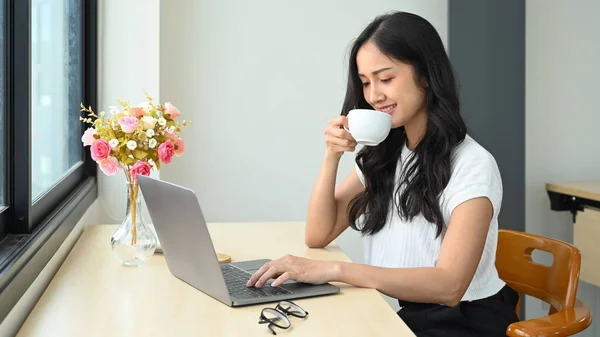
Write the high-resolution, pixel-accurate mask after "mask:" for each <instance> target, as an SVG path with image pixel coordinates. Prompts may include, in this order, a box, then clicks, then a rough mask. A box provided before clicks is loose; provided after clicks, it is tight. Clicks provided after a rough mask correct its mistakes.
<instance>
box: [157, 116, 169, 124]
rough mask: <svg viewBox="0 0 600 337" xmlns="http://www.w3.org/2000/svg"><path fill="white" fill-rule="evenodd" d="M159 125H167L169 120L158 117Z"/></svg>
mask: <svg viewBox="0 0 600 337" xmlns="http://www.w3.org/2000/svg"><path fill="white" fill-rule="evenodd" d="M158 125H160V126H165V125H167V120H166V119H164V118H163V117H161V118H159V119H158Z"/></svg>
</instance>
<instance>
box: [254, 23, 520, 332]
mask: <svg viewBox="0 0 600 337" xmlns="http://www.w3.org/2000/svg"><path fill="white" fill-rule="evenodd" d="M349 62H350V65H349V76H348V85H347V92H346V98H345V102H344V105H343V109H342V116H340V117H338V118H335V119H333V120H331V121H330V122H329V126H328V127H327V129H326V130H325V142H326V145H327V146H326V151H325V156H324V159H323V164H322V166H321V170H320V172H319V176H318V178H317V181H316V184H315V186H314V190H313V192H312V195H311V198H310V203H309V209H308V218H307V222H306V233H305V241H306V244H307V245H308V246H309V247H312V248H318V247H324V246H326V245H328V244H329V243H330V242H331V241H332V240H334V239H335V238H336V237H337V236H338V235H340V233H342V232H343V231H344V230H345V229H346V228H348V227H349V226H350V227H352V228H353V229H356V230H359V231H361V232H362V233H363V236H364V240H365V256H366V259H367V261H368V264H365V265H363V264H354V263H342V262H333V261H314V260H310V259H305V258H300V257H294V256H285V257H282V258H280V259H278V260H275V261H272V262H269V263H267V264H265V265H264V266H263V267H262V268H261V269H260V270H258V271H257V272H256V273H255V274H254V275H253V276H252V278H251V279H250V281H249V282H248V286H256V287H260V286H262V285H264V284H265V282H266V281H267V280H269V279H275V281H273V284H272V285H273V286H277V285H278V284H281V283H282V282H285V281H287V280H290V279H292V280H295V281H299V282H309V283H324V282H329V281H338V282H345V283H348V284H352V285H355V286H358V287H369V288H375V289H377V290H379V291H380V292H382V293H384V294H386V295H388V296H391V297H393V298H397V299H398V300H399V304H400V307H401V310H400V311H399V312H398V314H399V315H400V317H401V318H402V319H403V320H404V321H405V322H406V324H407V325H408V326H409V327H410V328H411V329H412V330H413V331H414V332H415V333H416V334H417V335H418V336H463V337H465V336H506V334H505V331H506V328H507V327H508V325H509V324H510V323H512V322H515V321H517V316H516V314H515V305H516V301H517V294H516V293H515V292H514V291H513V290H512V289H510V288H509V287H508V286H507V285H506V284H505V283H504V282H503V281H502V280H501V279H500V278H499V277H498V273H497V271H496V269H495V254H496V245H497V234H498V213H499V211H500V206H501V202H502V181H501V177H500V173H499V171H498V167H497V165H496V162H495V160H494V158H493V157H492V156H491V155H490V154H489V153H488V152H487V151H486V150H485V149H484V148H483V147H482V146H480V145H479V144H478V143H477V142H476V141H474V140H473V139H472V138H471V137H469V136H468V135H467V133H466V126H465V123H464V121H463V119H462V118H461V116H460V113H459V100H458V94H457V90H456V84H455V80H454V75H453V71H452V68H451V65H450V62H449V60H448V57H447V55H446V52H445V50H444V46H443V43H442V41H441V39H440V37H439V35H438V34H437V32H436V30H435V29H434V27H433V26H432V25H431V24H430V23H429V22H427V21H426V20H424V19H423V18H421V17H419V16H417V15H414V14H409V13H403V12H397V13H393V14H388V15H383V16H380V17H378V18H376V19H375V20H374V21H373V22H372V23H371V24H369V25H368V26H367V27H366V29H365V30H364V31H363V32H362V33H361V35H360V36H359V37H358V38H357V39H356V41H355V42H354V45H353V47H352V50H351V55H350V61H349ZM354 108H363V109H365V108H368V109H375V110H379V111H382V112H384V113H388V114H391V116H392V130H391V132H390V134H389V135H388V137H387V138H386V139H385V140H384V141H383V142H382V143H381V144H379V145H377V146H373V147H364V148H362V150H361V151H360V152H359V153H358V155H357V156H356V169H355V170H353V171H352V172H351V173H350V174H349V176H348V177H347V178H346V179H345V180H344V181H343V182H342V183H341V184H340V185H339V186H337V187H336V186H335V183H336V182H335V178H336V174H337V167H338V163H339V160H340V158H341V156H342V155H343V153H344V152H352V151H354V150H355V147H356V145H357V144H356V141H355V140H354V139H353V137H352V136H351V134H350V133H348V132H346V131H345V130H344V128H343V126H345V125H347V121H346V117H345V115H346V114H347V113H348V112H349V111H350V110H351V109H354Z"/></svg>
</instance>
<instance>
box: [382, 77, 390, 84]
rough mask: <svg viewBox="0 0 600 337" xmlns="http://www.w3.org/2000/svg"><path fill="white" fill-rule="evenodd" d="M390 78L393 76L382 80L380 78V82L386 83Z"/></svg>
mask: <svg viewBox="0 0 600 337" xmlns="http://www.w3.org/2000/svg"><path fill="white" fill-rule="evenodd" d="M392 78H393V77H390V78H386V79H383V80H381V82H383V83H388V82H389V81H391V80H392Z"/></svg>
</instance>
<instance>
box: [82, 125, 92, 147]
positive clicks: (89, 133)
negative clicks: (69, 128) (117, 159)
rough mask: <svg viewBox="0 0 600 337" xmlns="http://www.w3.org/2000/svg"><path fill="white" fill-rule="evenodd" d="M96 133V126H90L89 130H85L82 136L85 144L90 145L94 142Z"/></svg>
mask: <svg viewBox="0 0 600 337" xmlns="http://www.w3.org/2000/svg"><path fill="white" fill-rule="evenodd" d="M95 134H96V129H94V128H88V129H87V130H85V132H84V133H83V136H81V141H82V142H83V146H88V145H92V144H94V142H95V141H96V138H94V135H95Z"/></svg>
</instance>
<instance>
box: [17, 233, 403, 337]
mask: <svg viewBox="0 0 600 337" xmlns="http://www.w3.org/2000/svg"><path fill="white" fill-rule="evenodd" d="M116 228H117V226H115V225H98V226H90V227H87V228H86V229H85V230H84V232H83V234H82V236H81V237H80V238H79V240H78V241H77V243H76V245H75V246H74V248H73V249H72V251H71V252H70V253H69V255H68V257H67V258H66V260H65V261H64V263H63V264H62V266H61V268H60V269H59V271H58V272H57V274H56V275H55V276H54V278H53V280H52V281H51V283H50V284H49V286H48V288H47V289H46V291H45V292H44V294H43V295H42V297H41V298H40V300H39V301H38V303H37V304H36V306H35V308H34V309H33V311H32V312H31V314H30V315H29V317H28V319H27V320H26V322H25V323H24V325H23V326H22V328H21V330H20V331H19V334H18V336H45V337H51V336H61V337H66V336H211V337H212V336H272V335H271V333H270V332H269V330H268V329H267V327H266V326H265V325H262V324H258V317H259V315H260V311H261V309H262V308H264V307H266V306H272V305H271V304H263V305H256V306H248V307H241V308H230V307H228V306H226V305H224V304H222V303H221V302H218V301H216V300H214V299H212V298H210V297H209V296H207V295H205V294H204V293H202V292H201V291H199V290H197V289H195V288H192V287H191V286H189V285H187V284H186V283H184V282H182V281H180V280H179V279H177V278H175V277H174V276H173V275H172V274H171V273H170V272H169V270H168V267H167V265H166V262H165V259H164V256H163V255H161V254H155V255H154V256H152V257H151V258H150V260H149V261H148V262H147V263H146V264H145V265H143V266H141V267H137V268H136V267H123V266H121V265H120V264H119V263H118V262H117V260H116V259H115V257H114V256H113V255H112V251H111V248H110V237H111V235H112V233H113V232H114V231H115V230H116ZM209 229H210V233H211V237H212V239H213V242H214V245H215V247H216V248H215V249H216V250H217V251H218V252H223V253H226V254H229V255H231V256H232V260H233V262H236V261H243V260H251V259H260V258H270V259H276V258H278V257H280V256H281V255H284V254H286V253H289V254H293V255H297V256H305V257H308V258H313V259H324V260H340V261H349V259H348V257H347V256H346V255H345V254H344V253H343V252H342V251H341V249H340V248H339V247H338V246H337V245H336V244H335V243H333V244H331V245H330V246H328V247H326V248H324V249H309V248H307V247H306V246H305V245H304V239H303V238H304V223H299V222H290V223H213V224H210V225H209ZM257 233H270V234H269V235H268V236H265V235H257ZM334 284H336V285H337V286H339V287H340V288H341V292H340V293H339V294H335V295H329V296H323V297H314V298H308V299H298V300H295V302H296V303H298V304H299V305H301V306H302V307H304V308H305V309H306V310H307V311H308V312H309V317H308V318H307V319H306V320H302V319H299V318H296V317H291V321H292V327H291V328H290V329H289V330H279V332H278V336H286V337H287V336H289V337H294V336H400V337H402V336H414V334H413V333H412V332H411V331H410V330H409V329H408V327H407V326H406V325H405V324H404V322H403V321H402V320H401V319H400V318H399V317H398V315H397V314H396V313H395V312H394V310H393V309H392V308H391V307H390V306H389V305H388V303H387V302H386V301H385V300H384V299H383V297H382V296H381V295H380V294H379V292H377V291H376V290H373V289H365V288H357V287H353V286H350V285H346V284H341V283H334Z"/></svg>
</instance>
